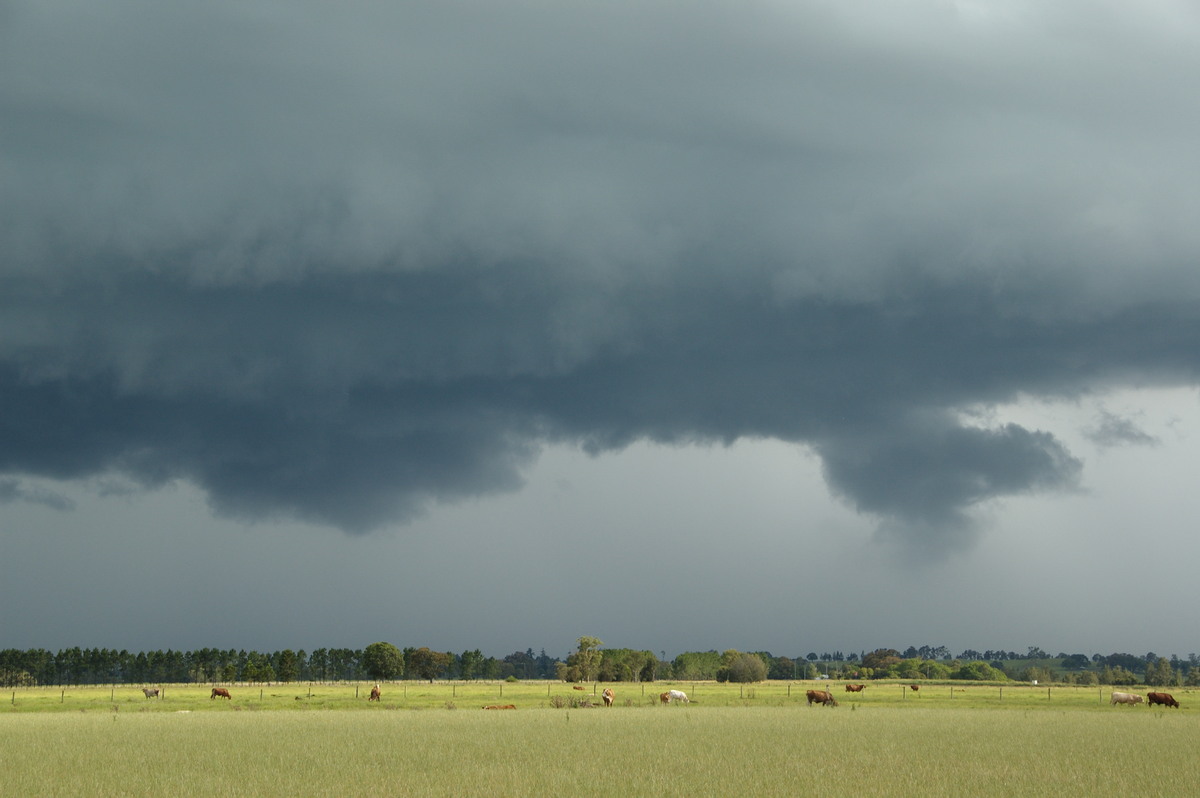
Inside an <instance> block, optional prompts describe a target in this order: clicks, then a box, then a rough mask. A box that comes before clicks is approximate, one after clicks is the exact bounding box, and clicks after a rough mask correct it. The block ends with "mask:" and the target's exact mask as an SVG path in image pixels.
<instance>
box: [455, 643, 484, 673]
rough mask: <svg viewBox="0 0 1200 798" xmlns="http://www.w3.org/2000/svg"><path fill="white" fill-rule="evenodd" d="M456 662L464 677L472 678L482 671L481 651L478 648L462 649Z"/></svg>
mask: <svg viewBox="0 0 1200 798" xmlns="http://www.w3.org/2000/svg"><path fill="white" fill-rule="evenodd" d="M458 662H459V667H460V668H461V670H462V674H461V675H462V678H464V679H474V678H476V677H478V676H480V675H481V674H482V672H483V652H482V651H480V650H479V649H475V650H474V651H464V652H463V653H462V656H460V657H459V658H458Z"/></svg>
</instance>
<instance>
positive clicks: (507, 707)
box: [484, 704, 517, 709]
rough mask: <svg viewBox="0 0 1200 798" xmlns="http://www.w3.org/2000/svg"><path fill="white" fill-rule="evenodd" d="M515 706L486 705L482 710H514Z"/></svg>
mask: <svg viewBox="0 0 1200 798" xmlns="http://www.w3.org/2000/svg"><path fill="white" fill-rule="evenodd" d="M516 708H517V705H516V704H488V705H487V706H485V707H484V709H516Z"/></svg>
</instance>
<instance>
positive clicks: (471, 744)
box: [0, 703, 1200, 798]
mask: <svg viewBox="0 0 1200 798" xmlns="http://www.w3.org/2000/svg"><path fill="white" fill-rule="evenodd" d="M1198 740H1200V718H1198V717H1197V715H1196V714H1194V713H1190V712H1186V711H1177V712H1164V711H1156V710H1148V709H1145V708H1129V709H1127V710H1126V709H1125V708H1119V707H1117V708H1112V711H1109V712H1092V711H1080V710H1076V709H1061V710H1056V711H1037V710H1034V709H1013V710H1012V711H995V710H992V709H987V708H960V707H950V706H942V707H937V708H934V707H932V706H929V705H916V704H911V705H907V706H882V705H870V704H865V703H864V704H861V705H856V706H855V707H854V708H849V707H847V706H846V705H845V704H843V706H842V707H840V708H838V709H828V708H823V707H813V708H811V709H808V708H800V707H780V706H757V707H745V706H726V707H716V706H703V705H699V706H690V707H683V706H676V707H657V708H653V709H651V708H649V707H648V706H647V707H646V708H644V709H638V708H632V709H631V708H628V707H621V706H618V707H614V708H612V709H599V708H598V709H586V710H580V709H575V710H550V709H539V710H524V711H522V710H519V711H517V712H484V711H480V710H478V709H472V710H470V711H467V710H465V709H464V710H460V711H453V712H451V711H433V712H430V711H426V712H401V711H386V710H385V711H379V710H376V709H372V710H370V711H368V710H365V709H363V710H347V711H343V712H277V711H260V712H245V711H243V712H235V711H225V712H146V713H138V712H133V713H130V712H124V711H118V712H112V711H109V712H107V713H105V712H74V713H9V714H7V715H5V716H2V717H0V750H2V751H3V752H4V762H3V768H0V795H6V796H7V795H38V796H68V795H69V796H91V795H96V796H100V795H103V796H120V795H129V796H157V795H164V796H165V795H170V796H242V795H245V796H284V795H286V796H296V795H304V796H403V795H479V796H550V795H554V796H561V795H585V796H590V795H597V796H599V795H619V796H624V797H625V798H628V796H633V795H665V796H676V795H678V796H683V795H688V796H694V795H755V796H776V795H778V796H783V795H789V796H790V795H813V796H826V795H828V796H834V795H836V796H844V795H849V794H855V795H866V796H873V795H877V796H891V795H913V794H918V795H954V796H960V795H973V796H975V795H981V796H987V795H1004V796H1011V795H1049V794H1054V793H1062V794H1071V795H1089V796H1094V795H1185V794H1191V793H1192V792H1194V790H1195V785H1196V784H1198V783H1200V759H1197V758H1196V757H1194V756H1193V754H1192V752H1193V750H1194V748H1195V745H1196V743H1197V741H1198Z"/></svg>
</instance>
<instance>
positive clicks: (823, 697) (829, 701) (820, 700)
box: [805, 690, 838, 707]
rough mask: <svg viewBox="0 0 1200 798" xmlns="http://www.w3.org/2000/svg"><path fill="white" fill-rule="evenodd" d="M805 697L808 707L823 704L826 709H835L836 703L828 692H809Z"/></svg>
mask: <svg viewBox="0 0 1200 798" xmlns="http://www.w3.org/2000/svg"><path fill="white" fill-rule="evenodd" d="M805 695H806V696H807V697H808V705H809V706H810V707H811V706H812V705H813V704H824V705H825V706H827V707H836V706H837V705H838V702H837V701H835V700H834V698H833V693H831V692H829V691H828V690H809V691H808V692H807V693H805Z"/></svg>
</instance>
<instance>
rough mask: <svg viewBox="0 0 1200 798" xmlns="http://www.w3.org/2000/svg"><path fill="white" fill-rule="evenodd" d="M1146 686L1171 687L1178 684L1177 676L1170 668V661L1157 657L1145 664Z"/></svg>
mask: <svg viewBox="0 0 1200 798" xmlns="http://www.w3.org/2000/svg"><path fill="white" fill-rule="evenodd" d="M1146 684H1148V685H1151V686H1152V687H1171V686H1173V685H1176V684H1179V676H1178V674H1177V673H1175V669H1174V668H1172V667H1171V661H1170V660H1169V659H1167V658H1166V657H1159V658H1158V659H1156V660H1155V661H1154V662H1151V663H1149V664H1147V665H1146Z"/></svg>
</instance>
